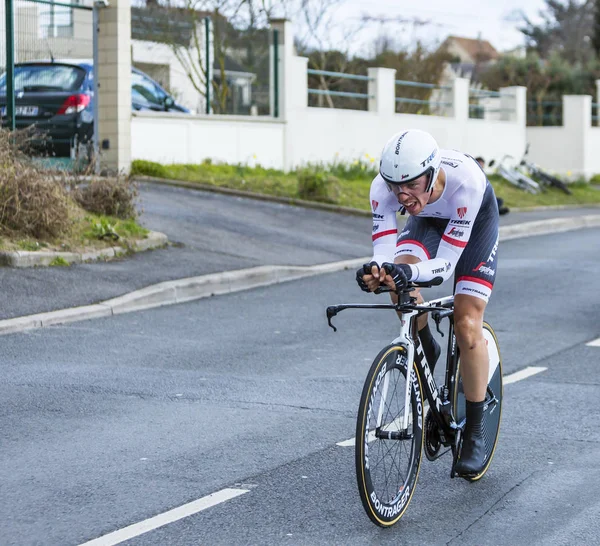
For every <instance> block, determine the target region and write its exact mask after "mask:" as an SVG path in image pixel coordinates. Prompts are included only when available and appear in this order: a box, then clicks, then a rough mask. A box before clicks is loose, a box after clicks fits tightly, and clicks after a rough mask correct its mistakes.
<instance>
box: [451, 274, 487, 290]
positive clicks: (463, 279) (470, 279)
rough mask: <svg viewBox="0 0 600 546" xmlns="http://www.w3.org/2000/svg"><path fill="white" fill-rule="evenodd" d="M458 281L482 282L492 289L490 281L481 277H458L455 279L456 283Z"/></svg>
mask: <svg viewBox="0 0 600 546" xmlns="http://www.w3.org/2000/svg"><path fill="white" fill-rule="evenodd" d="M460 281H468V282H476V283H479V284H483V286H485V287H487V288H489V289H490V290H491V289H492V283H490V282H487V281H484V280H483V279H478V278H477V277H467V276H464V277H459V279H458V280H457V281H456V284H458V283H459V282H460Z"/></svg>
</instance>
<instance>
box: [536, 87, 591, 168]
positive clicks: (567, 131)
mask: <svg viewBox="0 0 600 546" xmlns="http://www.w3.org/2000/svg"><path fill="white" fill-rule="evenodd" d="M563 120H564V122H563V126H561V127H528V128H527V141H528V142H529V144H530V149H529V157H530V159H531V160H532V161H533V162H534V163H537V164H538V165H539V166H540V167H542V168H543V169H545V170H549V171H552V172H555V173H557V174H560V175H566V176H568V177H570V178H578V177H581V176H583V177H586V178H588V177H590V176H593V175H594V174H598V173H600V153H599V152H600V128H598V127H592V97H591V96H589V95H565V96H563Z"/></svg>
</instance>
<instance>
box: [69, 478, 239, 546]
mask: <svg viewBox="0 0 600 546" xmlns="http://www.w3.org/2000/svg"><path fill="white" fill-rule="evenodd" d="M249 491H250V490H249V489H222V490H221V491H217V492H216V493H212V494H211V495H207V496H206V497H202V498H201V499H198V500H195V501H192V502H189V503H187V504H184V505H182V506H179V507H177V508H173V509H172V510H169V511H168V512H164V513H162V514H158V515H157V516H154V517H152V518H149V519H145V520H144V521H140V522H139V523H134V524H133V525H129V526H128V527H125V528H123V529H119V530H118V531H114V532H112V533H108V534H107V535H104V536H101V537H99V538H95V539H94V540H90V541H89V542H85V543H83V544H81V545H80V546H114V545H115V544H120V543H121V542H125V541H126V540H129V539H132V538H134V537H137V536H139V535H143V534H144V533H147V532H148V531H153V530H154V529H158V528H159V527H162V526H163V525H168V524H169V523H173V522H174V521H177V520H180V519H183V518H186V517H188V516H191V515H193V514H197V513H198V512H202V510H206V509H207V508H211V507H212V506H215V505H217V504H220V503H222V502H225V501H228V500H231V499H234V498H235V497H239V496H240V495H243V494H244V493H248V492H249Z"/></svg>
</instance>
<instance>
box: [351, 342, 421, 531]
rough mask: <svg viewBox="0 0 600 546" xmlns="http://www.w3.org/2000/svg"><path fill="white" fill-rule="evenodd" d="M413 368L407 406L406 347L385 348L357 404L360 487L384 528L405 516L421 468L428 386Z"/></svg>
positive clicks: (370, 513)
mask: <svg viewBox="0 0 600 546" xmlns="http://www.w3.org/2000/svg"><path fill="white" fill-rule="evenodd" d="M410 369H411V374H410V390H409V403H408V408H405V407H404V405H405V397H406V377H407V358H406V349H405V348H404V347H403V346H400V345H391V346H388V347H386V348H385V349H383V350H382V351H381V352H380V353H379V354H378V355H377V357H376V358H375V361H374V362H373V364H372V366H371V369H370V370H369V373H368V375H367V379H366V381H365V386H364V388H363V392H362V396H361V399H360V405H359V408H358V419H357V423H356V447H355V457H356V479H357V482H358V490H359V492H360V498H361V500H362V503H363V506H364V509H365V511H366V513H367V515H368V516H369V517H370V518H371V520H372V521H373V522H374V523H376V524H377V525H380V526H382V527H389V526H391V525H393V524H394V523H396V522H397V521H398V520H399V519H400V518H401V517H402V515H403V514H404V512H405V510H406V508H407V507H408V504H409V503H410V500H411V498H412V496H413V493H414V491H415V486H416V483H417V479H418V477H419V469H420V467H421V454H422V452H423V450H422V448H423V425H424V415H423V390H422V387H421V381H420V379H419V376H418V373H417V369H416V366H415V365H414V364H413V363H411V366H410ZM405 416H406V417H407V418H406V419H405ZM405 423H406V427H405Z"/></svg>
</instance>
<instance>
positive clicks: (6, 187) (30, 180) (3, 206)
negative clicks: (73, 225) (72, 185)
mask: <svg viewBox="0 0 600 546" xmlns="http://www.w3.org/2000/svg"><path fill="white" fill-rule="evenodd" d="M27 138H28V135H27V133H26V132H25V133H22V132H17V133H15V134H12V133H9V132H8V131H0V228H1V229H2V230H4V231H5V232H7V231H8V232H18V233H20V234H23V235H26V236H32V237H35V238H38V239H43V238H48V237H57V236H59V235H61V234H62V233H64V232H65V231H67V230H68V228H69V227H70V219H69V216H70V215H69V202H70V199H69V196H68V193H67V190H66V187H65V181H64V175H61V174H60V173H49V172H48V171H44V170H43V169H40V168H39V167H36V166H34V165H32V164H31V163H29V162H28V161H27V159H26V158H25V156H24V155H23V154H22V152H21V151H20V149H22V148H23V144H22V142H23V141H26V140H27Z"/></svg>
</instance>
